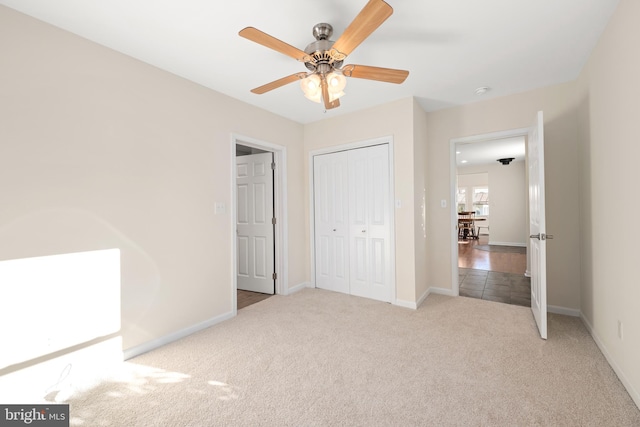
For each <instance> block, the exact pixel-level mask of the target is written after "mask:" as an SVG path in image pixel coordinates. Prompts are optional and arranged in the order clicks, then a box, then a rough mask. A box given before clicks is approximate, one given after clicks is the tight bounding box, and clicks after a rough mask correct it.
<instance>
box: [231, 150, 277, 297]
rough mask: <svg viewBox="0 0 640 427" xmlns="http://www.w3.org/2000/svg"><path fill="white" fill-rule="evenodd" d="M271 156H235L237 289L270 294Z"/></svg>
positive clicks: (271, 240)
mask: <svg viewBox="0 0 640 427" xmlns="http://www.w3.org/2000/svg"><path fill="white" fill-rule="evenodd" d="M272 162H273V154H272V153H261V154H251V155H248V156H238V157H236V194H237V198H238V200H237V208H236V212H237V218H236V232H237V248H238V272H237V276H238V277H237V282H238V289H242V290H246V291H253V292H261V293H265V294H273V293H274V289H275V281H274V278H273V273H274V246H273V243H274V240H273V239H274V237H273V222H272V220H273V170H272V169H271V163H272Z"/></svg>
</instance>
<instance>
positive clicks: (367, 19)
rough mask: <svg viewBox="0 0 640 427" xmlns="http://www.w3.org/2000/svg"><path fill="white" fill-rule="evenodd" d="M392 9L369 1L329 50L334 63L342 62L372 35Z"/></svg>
mask: <svg viewBox="0 0 640 427" xmlns="http://www.w3.org/2000/svg"><path fill="white" fill-rule="evenodd" d="M392 13H393V9H392V8H391V6H389V5H388V4H387V3H385V2H384V1H383V0H369V3H367V4H366V6H365V7H364V8H363V9H362V10H361V11H360V13H359V14H358V16H356V17H355V19H354V20H353V21H352V22H351V24H349V26H348V27H347V29H346V30H344V33H342V35H341V36H340V37H339V38H338V40H336V42H335V43H334V44H333V47H332V48H331V56H333V58H334V59H335V60H336V61H341V60H343V59H344V58H345V57H346V56H347V55H349V54H350V53H351V52H353V50H354V49H355V48H356V47H358V45H359V44H360V43H362V42H363V41H364V40H365V39H366V38H367V37H369V36H370V35H371V33H373V32H374V31H375V30H376V28H378V27H379V26H380V25H382V23H383V22H384V21H386V19H387V18H388V17H390V16H391V14H392Z"/></svg>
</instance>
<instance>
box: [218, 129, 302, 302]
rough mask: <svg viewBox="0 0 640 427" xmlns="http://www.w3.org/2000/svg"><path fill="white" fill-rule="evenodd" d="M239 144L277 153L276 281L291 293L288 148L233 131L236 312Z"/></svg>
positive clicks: (283, 291)
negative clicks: (236, 219)
mask: <svg viewBox="0 0 640 427" xmlns="http://www.w3.org/2000/svg"><path fill="white" fill-rule="evenodd" d="M236 144H240V145H244V146H247V147H253V148H259V149H261V150H265V151H270V152H272V153H273V155H274V161H275V163H276V169H275V174H274V180H273V182H274V193H273V194H274V210H275V215H276V218H277V223H276V229H275V235H274V236H273V237H274V239H275V245H276V251H275V257H276V262H275V264H276V265H275V269H276V271H275V272H276V274H277V276H278V279H277V280H276V289H275V291H276V294H277V295H287V294H288V293H289V291H288V286H289V278H288V273H289V221H288V218H287V147H284V146H282V145H278V144H273V143H270V142H265V141H261V140H257V139H254V138H250V137H247V136H242V135H238V134H233V133H232V134H231V215H230V219H229V221H230V223H231V241H232V252H231V253H232V263H233V265H232V270H231V274H232V276H233V278H232V287H233V288H232V294H233V307H234V313H235V312H236V311H237V304H238V302H237V292H236V291H237V289H238V278H237V275H236V271H237V268H238V259H237V257H238V253H237V248H236V231H235V230H236V223H235V218H236V199H237V196H236V173H235V170H236V166H235V165H236V160H235V159H236Z"/></svg>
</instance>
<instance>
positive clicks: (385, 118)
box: [304, 98, 416, 302]
mask: <svg viewBox="0 0 640 427" xmlns="http://www.w3.org/2000/svg"><path fill="white" fill-rule="evenodd" d="M345 102H346V101H345ZM414 107H415V105H414V101H413V99H412V98H407V99H403V100H400V101H396V102H392V103H389V104H386V105H382V106H379V107H374V108H370V109H368V110H364V111H361V112H358V113H353V114H347V115H343V116H338V117H334V118H329V119H325V120H322V121H319V122H316V123H311V124H308V125H306V126H305V128H304V151H305V175H304V176H305V188H307V193H306V195H305V198H306V200H309V198H310V197H311V196H310V194H309V191H308V190H309V153H310V152H312V151H314V150H319V149H324V148H328V147H334V146H339V145H345V144H351V143H358V142H363V141H367V140H372V139H378V138H382V137H387V136H390V137H392V138H393V145H394V153H393V157H394V169H395V173H394V193H395V195H394V197H395V199H396V200H400V201H401V203H402V207H401V208H400V209H396V210H395V225H396V226H395V235H396V240H395V244H396V266H395V268H396V297H397V299H399V300H401V301H405V302H415V301H416V294H415V292H416V290H415V274H416V267H415V236H414V211H415V203H414V198H415V194H414V171H413V164H414V157H413V155H414V142H413V138H414V133H413V132H414V131H413V117H414V116H413V114H414V112H413V109H414ZM306 217H307V218H308V217H309V212H308V209H307V213H306ZM306 237H307V238H306V240H307V242H309V241H310V240H309V232H308V231H307V233H306ZM307 246H308V245H307ZM307 254H309V250H307ZM309 256H310V255H309Z"/></svg>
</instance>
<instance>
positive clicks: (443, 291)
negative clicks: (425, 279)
mask: <svg viewBox="0 0 640 427" xmlns="http://www.w3.org/2000/svg"><path fill="white" fill-rule="evenodd" d="M431 294H438V295H446V296H449V297H457V296H458V295H456V294H455V292H453V290H452V289H447V288H435V287H433V286H432V287H430V288H429V295H431Z"/></svg>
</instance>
